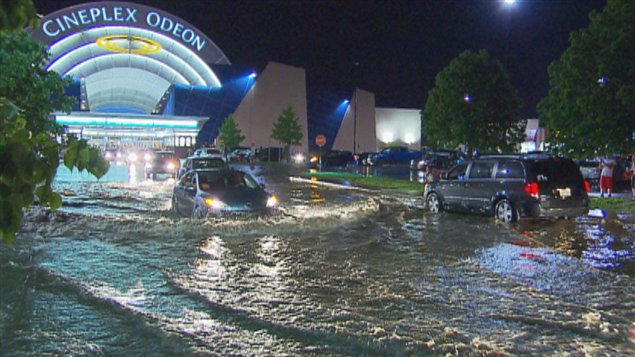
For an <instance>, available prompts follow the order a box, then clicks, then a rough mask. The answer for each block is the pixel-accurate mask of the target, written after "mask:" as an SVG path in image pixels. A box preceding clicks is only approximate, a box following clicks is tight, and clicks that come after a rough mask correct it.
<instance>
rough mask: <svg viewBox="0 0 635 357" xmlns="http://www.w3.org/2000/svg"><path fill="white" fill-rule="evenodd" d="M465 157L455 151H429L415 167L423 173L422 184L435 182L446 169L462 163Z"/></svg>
mask: <svg viewBox="0 0 635 357" xmlns="http://www.w3.org/2000/svg"><path fill="white" fill-rule="evenodd" d="M464 159H465V157H463V156H462V155H460V152H459V151H457V150H438V151H429V152H427V153H426V154H425V155H424V156H423V158H422V159H421V160H420V161H419V162H418V163H417V164H416V165H415V167H416V170H422V171H423V175H424V176H423V177H424V182H428V181H437V180H439V179H440V178H441V176H443V174H445V173H446V172H447V171H448V169H450V168H451V167H453V166H454V165H456V164H458V163H460V162H461V161H463V160H464Z"/></svg>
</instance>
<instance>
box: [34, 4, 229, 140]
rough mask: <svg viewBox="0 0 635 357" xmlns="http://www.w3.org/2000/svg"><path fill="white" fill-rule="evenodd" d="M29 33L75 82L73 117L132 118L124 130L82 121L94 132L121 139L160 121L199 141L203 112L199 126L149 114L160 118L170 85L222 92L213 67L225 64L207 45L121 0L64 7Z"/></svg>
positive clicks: (176, 21) (166, 17) (170, 19)
mask: <svg viewBox="0 0 635 357" xmlns="http://www.w3.org/2000/svg"><path fill="white" fill-rule="evenodd" d="M32 36H33V38H34V39H37V40H39V41H41V42H42V43H44V44H45V45H46V46H47V47H48V49H49V52H50V61H49V63H47V69H48V70H52V71H55V72H58V73H60V74H61V75H63V76H71V77H72V78H73V79H74V80H75V92H73V93H71V94H73V95H76V96H77V97H78V105H77V106H76V107H75V108H74V111H75V112H82V114H81V116H82V117H83V118H87V117H90V116H91V115H95V116H96V117H103V116H104V115H110V116H112V115H115V114H116V116H117V117H118V118H125V117H126V115H130V116H133V117H134V120H132V121H128V122H126V123H127V124H129V125H126V126H124V127H125V131H121V128H122V126H121V125H114V126H112V127H110V126H108V125H109V123H111V121H100V120H89V119H85V120H86V122H88V123H90V124H91V130H92V132H94V133H99V130H96V128H97V127H99V126H100V125H98V123H102V124H103V125H104V126H103V129H104V132H109V133H113V132H117V131H121V133H122V135H123V133H124V132H126V133H139V132H141V133H143V135H147V134H148V133H149V132H146V131H144V129H147V128H148V127H152V128H153V131H156V129H157V126H156V125H163V124H165V129H167V130H172V131H173V133H174V135H172V136H171V137H176V136H179V135H180V134H183V135H186V136H193V137H196V133H197V132H198V129H200V126H201V125H202V121H205V120H206V119H207V118H206V117H205V115H201V117H200V118H199V119H198V120H199V122H198V124H197V127H196V128H191V127H188V125H189V124H188V125H178V124H172V123H170V121H179V120H183V121H188V123H191V120H192V117H187V118H179V117H178V116H174V117H170V118H166V117H162V118H161V120H160V121H157V120H154V119H153V115H157V114H162V113H164V108H165V106H166V105H167V104H168V103H167V102H168V101H169V98H170V96H169V91H170V88H172V87H173V86H174V85H179V86H188V87H192V88H210V89H215V88H216V89H218V88H221V87H222V84H221V82H220V81H219V78H218V76H217V75H216V74H215V73H214V71H213V70H212V65H218V64H221V65H222V64H225V65H229V64H230V62H229V60H228V59H227V57H226V56H225V54H224V53H223V52H222V51H221V50H220V48H218V46H216V44H215V43H214V42H213V41H212V40H210V39H209V38H208V37H207V36H206V35H205V34H203V33H202V32H201V31H199V30H198V29H196V28H195V27H194V26H192V25H191V24H189V23H187V22H186V21H184V20H182V19H180V18H178V17H176V16H174V15H171V14H169V13H166V12H164V11H161V10H159V9H155V8H152V7H149V6H145V5H140V4H133V3H126V2H93V3H86V4H81V5H76V6H72V7H68V8H65V9H62V10H60V11H57V12H54V13H52V14H49V15H46V16H45V17H44V18H43V19H42V21H41V24H40V26H39V28H37V29H34V30H33V31H32ZM73 116H74V117H77V113H74V114H73ZM145 120H147V122H145ZM135 123H139V125H138V127H137V126H135ZM157 123H159V124H157ZM67 125H69V126H70V127H71V128H75V129H78V128H79V126H81V125H82V122H81V121H77V120H74V121H70V122H69V123H68V124H67ZM131 129H134V130H131ZM159 129H161V128H159ZM143 135H142V136H143Z"/></svg>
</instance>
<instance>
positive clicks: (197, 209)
mask: <svg viewBox="0 0 635 357" xmlns="http://www.w3.org/2000/svg"><path fill="white" fill-rule="evenodd" d="M206 215H207V210H206V209H205V208H204V207H201V206H198V205H197V206H194V210H192V218H194V219H203V218H205V216H206Z"/></svg>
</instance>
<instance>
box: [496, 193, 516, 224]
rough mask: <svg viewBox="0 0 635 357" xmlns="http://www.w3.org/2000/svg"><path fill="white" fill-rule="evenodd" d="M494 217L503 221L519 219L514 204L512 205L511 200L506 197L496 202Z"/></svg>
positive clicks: (510, 221)
mask: <svg viewBox="0 0 635 357" xmlns="http://www.w3.org/2000/svg"><path fill="white" fill-rule="evenodd" d="M494 217H495V218H496V220H497V221H499V222H503V223H512V222H516V220H517V219H518V215H517V213H516V209H515V208H514V205H512V203H511V201H509V200H508V199H506V198H504V199H502V200H500V201H498V203H496V208H495V209H494Z"/></svg>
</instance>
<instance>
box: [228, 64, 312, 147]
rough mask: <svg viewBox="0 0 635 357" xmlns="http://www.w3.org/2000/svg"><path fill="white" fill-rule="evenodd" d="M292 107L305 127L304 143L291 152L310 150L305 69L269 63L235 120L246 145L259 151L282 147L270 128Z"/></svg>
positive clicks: (237, 110) (240, 107)
mask: <svg viewBox="0 0 635 357" xmlns="http://www.w3.org/2000/svg"><path fill="white" fill-rule="evenodd" d="M289 105H291V107H292V108H293V111H294V113H295V115H296V117H298V119H299V122H300V125H301V126H302V134H303V135H304V137H303V138H302V144H301V145H299V146H295V147H291V150H292V151H300V152H307V151H308V147H309V145H308V138H307V136H308V125H307V109H306V73H305V70H304V69H303V68H298V67H293V66H289V65H285V64H281V63H276V62H269V63H268V64H267V67H265V69H264V70H263V71H262V73H260V74H259V75H258V77H256V80H255V83H254V85H253V86H252V87H251V89H250V90H249V93H247V95H246V96H245V98H244V99H243V101H242V102H241V103H240V105H239V106H238V108H236V111H235V112H234V120H235V121H236V123H237V124H238V127H239V128H240V130H241V132H242V134H243V135H244V136H245V137H246V138H245V140H244V141H243V142H242V145H243V146H251V144H252V143H253V144H254V145H255V147H256V148H258V147H261V146H262V147H268V146H282V145H281V144H280V143H278V142H277V141H276V140H274V139H271V129H272V128H273V124H274V123H275V122H276V121H277V120H278V116H280V113H281V112H282V110H283V109H285V108H286V107H287V106H289Z"/></svg>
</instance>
